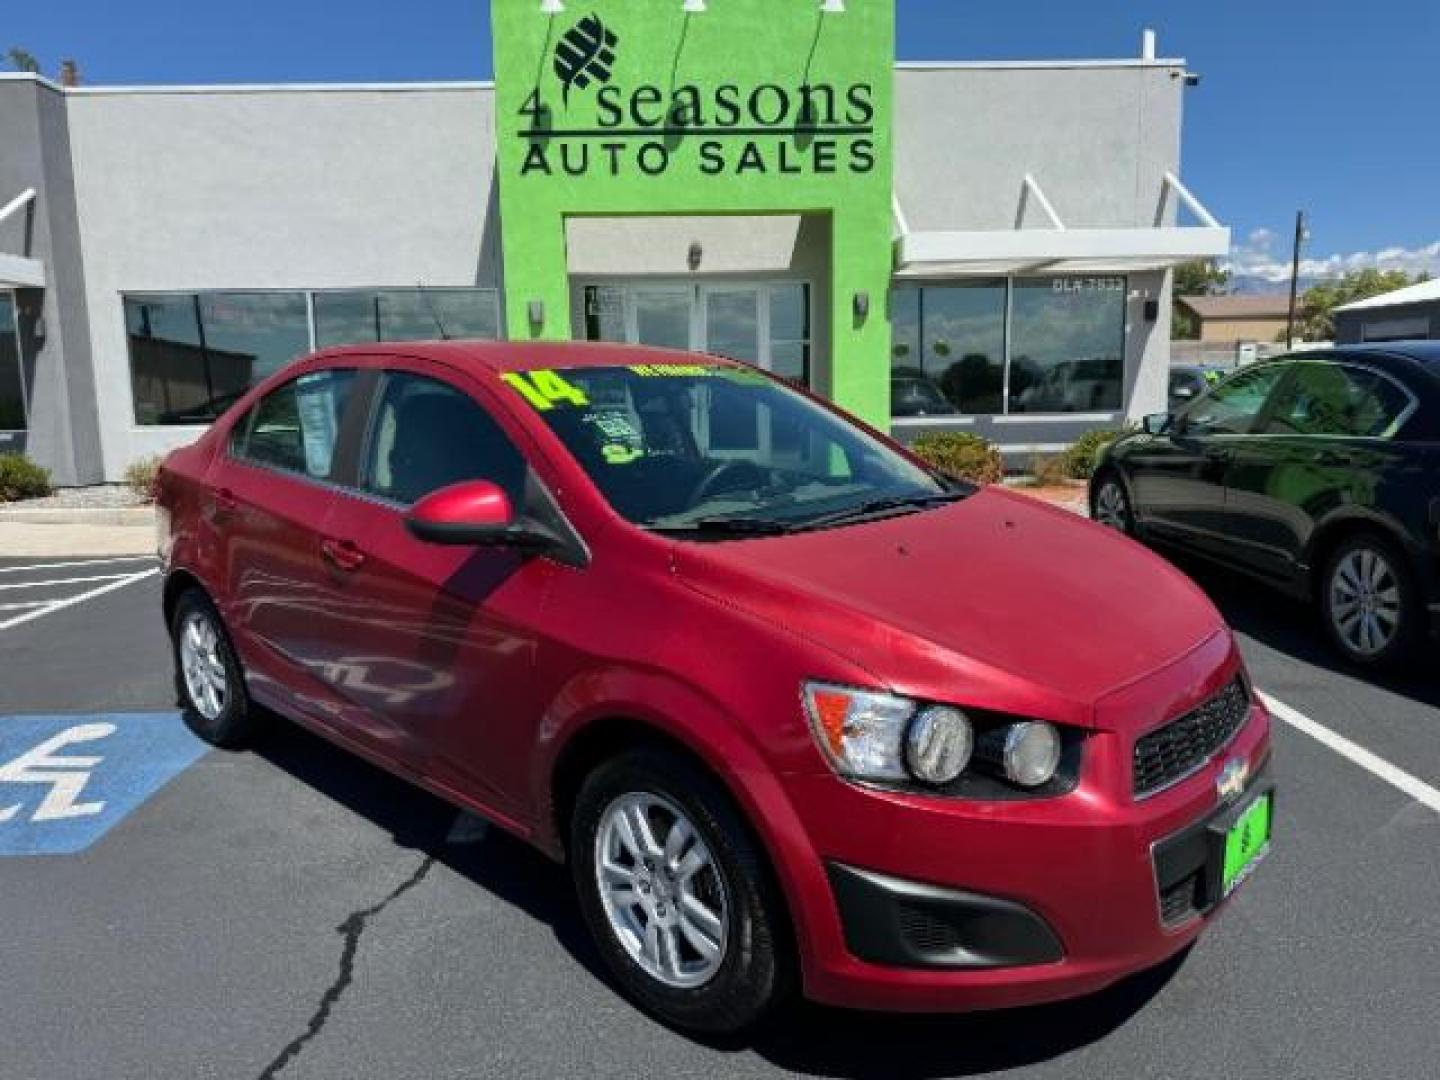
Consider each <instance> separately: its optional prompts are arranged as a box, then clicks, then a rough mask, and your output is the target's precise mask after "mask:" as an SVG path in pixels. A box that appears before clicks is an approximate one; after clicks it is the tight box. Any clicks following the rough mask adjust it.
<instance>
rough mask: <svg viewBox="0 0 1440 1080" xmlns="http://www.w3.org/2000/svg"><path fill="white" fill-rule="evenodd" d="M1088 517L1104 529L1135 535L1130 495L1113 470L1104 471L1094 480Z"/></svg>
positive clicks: (1133, 513) (1118, 475)
mask: <svg viewBox="0 0 1440 1080" xmlns="http://www.w3.org/2000/svg"><path fill="white" fill-rule="evenodd" d="M1090 517H1091V518H1092V519H1093V520H1094V521H1096V522H1098V523H1099V524H1101V525H1104V526H1105V527H1106V528H1110V529H1114V530H1116V531H1117V532H1122V533H1124V534H1125V535H1126V536H1134V535H1135V512H1134V510H1133V509H1131V506H1130V493H1129V492H1128V491H1126V490H1125V482H1124V481H1123V480H1121V479H1120V474H1119V473H1118V472H1116V471H1115V470H1114V469H1106V470H1105V471H1104V472H1102V473H1100V474H1099V475H1098V476H1097V477H1096V478H1095V483H1094V484H1093V485H1092V486H1091V489H1090Z"/></svg>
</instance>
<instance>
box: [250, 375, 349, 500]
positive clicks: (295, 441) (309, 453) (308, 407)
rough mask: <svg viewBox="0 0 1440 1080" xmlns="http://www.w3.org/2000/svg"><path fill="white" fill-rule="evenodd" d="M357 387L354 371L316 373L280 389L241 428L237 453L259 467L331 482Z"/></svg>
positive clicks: (265, 400)
mask: <svg viewBox="0 0 1440 1080" xmlns="http://www.w3.org/2000/svg"><path fill="white" fill-rule="evenodd" d="M354 381H355V373H354V372H353V371H317V372H315V373H314V374H311V375H302V376H300V378H298V379H293V380H291V381H290V382H288V383H285V384H284V385H283V386H279V387H276V388H275V389H274V390H272V391H271V392H270V393H268V394H266V395H265V396H264V397H263V398H261V399H260V401H259V402H258V403H257V404H256V405H255V407H254V408H253V409H251V410H250V413H249V415H248V416H247V417H246V418H245V420H243V421H242V422H241V424H240V425H238V428H237V434H236V437H235V438H234V439H232V441H231V450H232V452H234V453H236V454H238V455H239V456H241V457H243V458H245V459H246V460H247V461H253V462H255V463H256V464H259V465H268V466H270V467H271V468H275V469H285V470H287V471H289V472H297V473H304V474H305V475H307V476H313V477H315V478H316V479H317V480H329V479H332V478H333V474H334V467H335V443H336V441H337V439H338V438H339V434H340V421H341V419H342V418H343V417H344V415H345V406H346V404H347V403H348V402H349V400H350V390H351V387H352V386H353V385H354ZM242 429H243V430H242Z"/></svg>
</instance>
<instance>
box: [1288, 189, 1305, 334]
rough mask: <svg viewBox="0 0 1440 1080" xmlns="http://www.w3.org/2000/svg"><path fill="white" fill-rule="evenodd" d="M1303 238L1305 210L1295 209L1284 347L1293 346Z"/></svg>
mask: <svg viewBox="0 0 1440 1080" xmlns="http://www.w3.org/2000/svg"><path fill="white" fill-rule="evenodd" d="M1304 240H1305V211H1304V210H1296V211H1295V247H1294V253H1293V254H1292V255H1291V257H1290V317H1289V319H1288V320H1286V323H1285V348H1287V349H1293V348H1294V347H1295V291H1296V287H1297V286H1298V285H1299V283H1300V245H1301V243H1302V242H1304Z"/></svg>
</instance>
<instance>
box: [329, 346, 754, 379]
mask: <svg viewBox="0 0 1440 1080" xmlns="http://www.w3.org/2000/svg"><path fill="white" fill-rule="evenodd" d="M347 356H371V357H373V356H396V357H400V356H405V357H412V358H416V359H422V360H434V361H436V362H437V363H441V364H446V365H448V366H450V367H455V368H462V369H464V368H471V369H476V368H478V369H481V370H484V371H488V372H492V373H494V374H496V375H503V374H505V373H506V372H510V371H535V370H537V369H541V368H582V367H624V366H628V365H631V364H733V363H737V362H738V361H734V360H728V359H726V358H725V357H722V356H710V355H706V354H704V353H693V352H684V351H682V350H680V349H657V348H653V347H651V346H647V345H626V344H613V343H609V342H596V341H585V342H576V341H393V342H380V343H379V344H374V343H371V344H361V345H340V346H336V347H334V348H329V349H323V350H321V351H320V352H318V353H316V354H315V356H314V359H315V360H317V361H324V360H336V359H341V358H344V357H347Z"/></svg>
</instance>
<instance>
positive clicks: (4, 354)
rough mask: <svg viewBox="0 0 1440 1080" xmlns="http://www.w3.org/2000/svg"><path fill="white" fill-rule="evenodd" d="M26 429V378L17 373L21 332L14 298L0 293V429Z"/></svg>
mask: <svg viewBox="0 0 1440 1080" xmlns="http://www.w3.org/2000/svg"><path fill="white" fill-rule="evenodd" d="M23 430H25V382H24V379H23V378H22V376H21V374H20V334H19V329H18V327H17V324H16V322H15V298H14V296H12V295H11V294H9V293H0V431H23Z"/></svg>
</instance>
